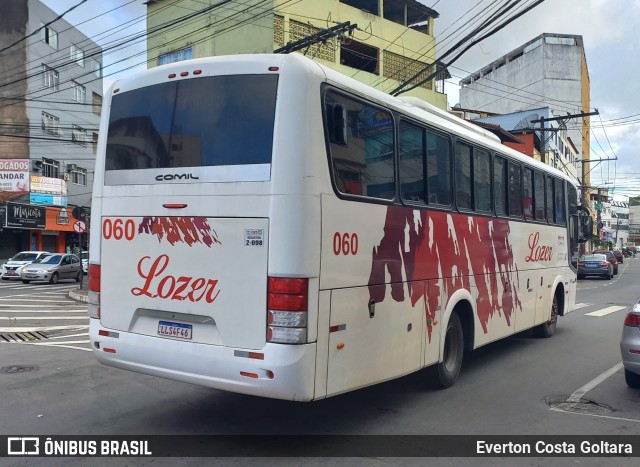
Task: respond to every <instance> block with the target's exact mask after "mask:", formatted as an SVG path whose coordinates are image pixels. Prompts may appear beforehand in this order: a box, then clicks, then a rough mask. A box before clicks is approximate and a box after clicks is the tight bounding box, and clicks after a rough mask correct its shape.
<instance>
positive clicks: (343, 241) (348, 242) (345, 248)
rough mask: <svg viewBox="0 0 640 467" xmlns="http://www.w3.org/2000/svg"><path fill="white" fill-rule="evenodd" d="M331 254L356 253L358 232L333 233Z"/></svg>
mask: <svg viewBox="0 0 640 467" xmlns="http://www.w3.org/2000/svg"><path fill="white" fill-rule="evenodd" d="M333 254H334V255H336V256H339V255H341V254H342V255H345V256H346V255H357V254H358V234H356V233H352V234H350V233H343V234H341V233H340V232H336V233H335V234H333Z"/></svg>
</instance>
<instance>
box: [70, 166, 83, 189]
mask: <svg viewBox="0 0 640 467" xmlns="http://www.w3.org/2000/svg"><path fill="white" fill-rule="evenodd" d="M71 183H74V184H76V185H82V186H87V169H83V168H81V167H76V168H75V169H73V170H72V171H71Z"/></svg>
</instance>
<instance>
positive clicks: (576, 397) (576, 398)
mask: <svg viewBox="0 0 640 467" xmlns="http://www.w3.org/2000/svg"><path fill="white" fill-rule="evenodd" d="M622 368H623V366H622V362H620V363H618V364H616V365H614V366H613V367H611V368H609V369H608V370H607V371H605V372H604V373H602V374H600V375H598V376H596V377H595V378H593V379H592V380H591V381H589V382H588V383H587V384H585V385H584V386H582V387H581V388H580V389H578V390H577V391H574V393H573V394H571V396H569V398H568V399H567V402H568V403H573V404H574V406H575V405H577V404H579V403H580V401H581V400H582V397H583V396H584V395H585V394H586V393H588V392H589V391H591V390H592V389H593V388H595V387H596V386H598V385H599V384H600V383H602V382H603V381H604V380H606V379H607V378H609V377H611V376H613V375H614V374H615V373H617V372H618V371H620V370H621V369H622ZM549 410H552V411H554V412H562V413H568V414H574V415H587V416H589V417H598V418H608V419H611V420H620V421H624V422H635V423H640V420H638V419H634V418H622V417H613V416H611V415H600V414H591V413H584V412H579V411H573V410H566V409H561V408H558V407H549Z"/></svg>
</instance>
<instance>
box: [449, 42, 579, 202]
mask: <svg viewBox="0 0 640 467" xmlns="http://www.w3.org/2000/svg"><path fill="white" fill-rule="evenodd" d="M460 86H461V88H460V105H461V106H462V107H464V108H467V109H477V110H479V111H485V112H492V113H496V114H509V113H513V112H519V111H522V110H532V109H538V108H548V109H550V115H553V116H554V117H562V116H566V115H567V114H568V113H569V114H572V115H580V114H583V113H589V111H590V108H591V97H590V96H591V91H590V89H591V88H590V81H589V71H588V67H587V60H586V55H585V51H584V44H583V40H582V36H574V35H564V34H548V33H545V34H542V35H540V36H538V37H536V38H535V39H533V40H531V41H529V42H527V43H526V44H524V45H522V46H521V47H518V48H517V49H515V50H513V51H511V52H510V53H508V54H506V55H504V56H503V57H501V58H499V59H498V60H496V61H494V62H493V63H491V64H489V65H487V66H486V67H484V68H482V69H481V70H479V71H477V72H475V73H473V74H471V75H470V76H468V77H466V78H465V79H463V80H462V81H460ZM563 121H564V122H565V124H566V134H567V140H568V139H570V140H571V142H572V144H573V146H574V147H575V148H576V150H577V156H578V158H579V159H580V160H581V161H584V163H583V164H582V166H581V167H580V170H579V175H578V176H579V178H580V179H581V185H583V186H585V187H589V186H590V179H589V172H590V167H589V165H590V164H589V158H590V123H589V122H590V120H589V117H577V118H572V119H566V120H563ZM550 123H551V122H546V126H547V127H549V124H550ZM550 137H551V135H547V139H549V138H550ZM549 160H550V161H552V160H553V159H549ZM586 197H587V194H586V192H585V199H586Z"/></svg>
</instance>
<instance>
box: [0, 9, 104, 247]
mask: <svg viewBox="0 0 640 467" xmlns="http://www.w3.org/2000/svg"><path fill="white" fill-rule="evenodd" d="M2 6H3V14H2V15H0V44H3V47H0V48H3V49H4V50H3V51H2V52H1V53H0V102H2V104H0V128H1V129H2V131H0V135H1V136H0V181H1V182H2V184H1V185H0V258H6V257H9V256H11V255H12V254H14V253H15V252H17V251H20V250H29V249H38V250H47V251H64V250H65V249H66V248H67V246H69V245H70V244H71V243H73V244H74V245H76V246H78V247H81V246H83V245H81V243H82V242H83V241H82V238H81V237H79V236H78V233H82V232H84V230H86V226H87V225H88V218H87V213H88V208H89V205H90V201H91V190H92V183H93V171H94V164H95V154H96V148H97V140H98V127H99V123H100V112H101V105H102V50H101V49H100V47H99V46H98V45H97V44H96V43H95V42H93V41H91V40H90V39H88V38H87V37H86V36H85V35H84V34H82V33H81V32H80V31H79V30H77V29H75V28H73V27H72V26H71V25H70V24H69V23H67V22H66V21H65V20H64V19H56V18H57V17H58V14H57V13H55V12H54V11H52V10H51V9H49V8H48V7H47V6H45V5H44V4H43V3H41V2H40V1H38V0H5V1H4V2H3V4H2ZM76 207H81V208H86V209H82V210H80V211H79V210H74V208H76ZM73 213H75V214H78V218H75V217H74V215H73Z"/></svg>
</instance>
